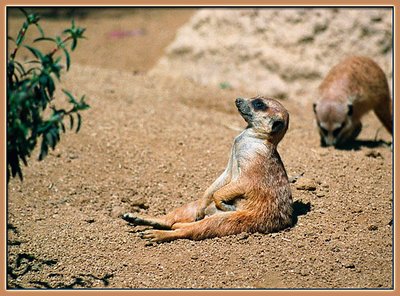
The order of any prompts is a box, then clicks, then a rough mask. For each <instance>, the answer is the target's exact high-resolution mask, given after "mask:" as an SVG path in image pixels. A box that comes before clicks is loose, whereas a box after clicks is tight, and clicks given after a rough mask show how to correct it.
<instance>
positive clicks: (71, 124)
mask: <svg viewBox="0 0 400 296" xmlns="http://www.w3.org/2000/svg"><path fill="white" fill-rule="evenodd" d="M73 126H74V117H73V116H72V114H69V129H71V130H72V127H73Z"/></svg>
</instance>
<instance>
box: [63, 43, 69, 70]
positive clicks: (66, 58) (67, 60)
mask: <svg viewBox="0 0 400 296" xmlns="http://www.w3.org/2000/svg"><path fill="white" fill-rule="evenodd" d="M63 51H64V54H65V60H66V64H67V71H68V70H69V66H70V64H71V59H70V56H69V53H68V51H67V50H66V49H65V48H63Z"/></svg>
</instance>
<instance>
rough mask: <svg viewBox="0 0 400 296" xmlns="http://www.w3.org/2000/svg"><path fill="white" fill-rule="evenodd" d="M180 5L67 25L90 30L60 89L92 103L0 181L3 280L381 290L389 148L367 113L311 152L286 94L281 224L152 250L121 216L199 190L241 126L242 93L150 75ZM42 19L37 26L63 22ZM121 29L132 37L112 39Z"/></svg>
mask: <svg viewBox="0 0 400 296" xmlns="http://www.w3.org/2000/svg"><path fill="white" fill-rule="evenodd" d="M115 13H118V17H117V16H116V15H115ZM191 13H192V12H191V11H186V10H180V11H179V13H178V12H172V11H165V10H157V11H144V10H141V11H135V12H129V11H128V12H126V11H125V12H111V13H110V12H109V13H101V12H100V13H98V14H89V15H87V16H86V17H83V18H81V19H78V23H79V24H80V25H82V26H84V27H87V28H88V31H87V33H88V37H89V40H87V41H84V42H82V44H80V45H79V49H78V50H77V51H76V53H74V55H73V57H72V68H71V70H70V72H69V73H68V74H67V75H66V76H64V78H63V80H62V87H65V88H66V89H69V90H71V91H72V92H73V93H74V94H76V95H81V94H86V95H87V97H88V98H89V99H88V103H89V104H90V105H91V109H90V110H88V111H85V112H84V113H83V118H84V121H83V125H82V130H81V131H80V132H79V133H78V134H75V133H73V132H69V133H67V134H66V135H64V137H63V138H62V140H61V143H60V144H59V146H58V147H57V148H56V149H55V150H54V151H52V152H51V153H50V155H49V156H48V157H47V158H46V159H45V160H44V161H42V162H38V161H36V160H35V159H34V158H35V157H36V155H37V153H36V154H35V155H34V157H32V158H31V160H30V162H29V167H26V168H25V169H24V174H25V180H24V182H22V183H21V182H20V181H19V180H18V179H14V180H12V181H11V182H10V184H9V187H8V221H7V223H8V224H7V225H8V232H7V234H8V268H7V269H8V287H9V288H104V287H106V288H316V287H319V288H339V287H340V288H391V287H392V271H393V266H392V202H393V200H392V152H391V149H390V147H388V146H386V145H382V144H381V142H380V140H385V141H388V140H390V136H389V135H388V134H387V133H386V131H384V129H383V128H382V127H381V124H380V123H379V122H378V120H377V119H376V118H375V116H374V114H369V115H368V116H367V117H366V118H365V120H364V130H363V132H362V133H361V135H360V137H359V141H358V142H357V145H355V147H354V149H353V150H334V149H332V148H321V147H319V138H318V135H317V132H316V130H315V127H314V122H313V114H312V111H311V110H312V109H311V102H310V103H309V104H308V105H307V106H305V107H304V106H303V105H302V104H301V105H300V104H299V103H298V102H297V101H296V98H287V99H286V100H282V103H283V104H284V105H285V107H286V108H287V109H288V110H289V112H290V118H291V122H290V128H289V130H288V132H287V134H286V136H285V138H284V139H283V140H282V142H281V144H280V145H279V152H280V155H281V157H282V160H283V162H284V164H285V167H286V170H287V172H288V174H289V176H296V175H299V174H303V175H302V177H301V178H299V180H298V181H297V182H296V183H293V184H292V194H293V198H294V201H295V212H296V216H297V223H296V224H295V226H294V227H292V228H290V229H287V230H285V231H282V232H279V233H274V234H247V233H243V234H239V235H233V236H228V237H223V238H215V239H208V240H203V241H196V242H195V241H190V240H178V241H173V242H170V243H164V244H151V243H148V242H147V241H145V240H143V239H141V238H140V237H139V232H140V231H141V230H143V227H133V226H132V225H129V224H128V223H127V222H125V221H124V220H122V219H121V218H120V217H119V216H120V215H121V214H122V213H124V212H126V211H138V212H142V213H146V214H150V215H160V214H163V213H165V212H167V211H169V210H171V209H173V208H175V207H177V206H180V205H182V204H184V203H186V202H189V201H192V200H194V199H196V198H198V197H200V196H201V195H202V192H203V191H204V190H205V189H206V188H207V186H208V185H209V184H210V183H211V182H212V181H213V180H214V179H215V178H216V177H217V176H218V174H220V173H221V172H222V171H223V170H224V166H225V164H226V162H227V160H228V155H229V150H230V147H231V144H232V140H233V138H234V137H235V135H237V134H238V133H239V130H240V129H241V128H244V126H245V123H244V121H243V120H242V119H241V117H240V116H239V115H238V114H237V112H236V110H235V106H234V99H235V98H236V97H238V96H246V97H249V96H252V95H253V94H248V93H245V92H242V91H241V90H239V89H218V88H211V87H206V86H199V85H196V84H194V83H193V82H191V81H186V80H183V79H180V80H179V79H171V78H168V77H167V76H166V75H152V76H150V75H147V74H146V71H147V70H149V69H150V68H151V67H152V66H153V65H154V64H155V63H156V61H157V59H158V58H159V57H160V56H161V55H162V52H163V48H165V46H166V45H167V44H168V43H169V42H171V40H172V39H173V37H174V34H175V31H176V28H178V27H179V26H180V25H182V23H184V22H185V21H186V20H187V19H188V18H189V17H190V15H191ZM149 16H150V17H149ZM46 21H47V23H46V26H44V27H45V29H48V31H49V32H59V31H61V30H62V29H64V27H65V24H66V23H67V22H68V21H67V20H55V19H49V20H46ZM20 22H21V19H20V18H19V19H18V18H13V19H12V21H11V22H10V32H15V31H16V30H17V28H18V26H19V24H20ZM126 28H129V30H137V29H141V30H142V32H144V33H140V34H136V33H135V34H133V35H130V36H122V37H118V38H114V37H111V35H110V32H114V31H121V30H125V29H126ZM135 32H137V31H135ZM160 32H162V33H163V34H160ZM161 36H163V37H161ZM171 71H173V69H171ZM377 132H378V133H377ZM376 134H377V136H376ZM375 138H376V139H377V140H376V141H375V140H374V139H375Z"/></svg>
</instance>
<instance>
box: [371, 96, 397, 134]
mask: <svg viewBox="0 0 400 296" xmlns="http://www.w3.org/2000/svg"><path fill="white" fill-rule="evenodd" d="M391 109H392V108H391V101H390V100H388V103H387V104H380V105H378V106H376V107H375V108H374V112H375V114H376V116H378V118H379V120H380V121H381V122H382V124H383V125H384V126H385V128H386V130H387V131H388V132H389V133H390V134H393V120H392V111H391Z"/></svg>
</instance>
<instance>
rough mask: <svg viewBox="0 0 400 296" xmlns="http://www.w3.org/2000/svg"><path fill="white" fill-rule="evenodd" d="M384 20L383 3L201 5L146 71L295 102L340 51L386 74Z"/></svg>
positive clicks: (388, 48) (388, 16)
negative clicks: (362, 6) (362, 5)
mask: <svg viewBox="0 0 400 296" xmlns="http://www.w3.org/2000/svg"><path fill="white" fill-rule="evenodd" d="M391 26H392V13H391V10H390V9H345V8H341V9H336V8H335V9H333V8H327V9H270V8H264V9H202V10H199V11H198V12H197V13H196V14H195V15H194V16H193V17H192V19H191V20H190V22H188V23H187V24H186V25H185V26H183V27H182V28H181V29H180V30H179V31H178V33H177V36H176V39H175V41H174V42H172V44H170V46H169V47H168V48H167V50H166V54H165V56H164V57H163V58H162V59H161V60H160V61H159V63H158V64H157V65H156V66H155V68H154V69H153V70H152V72H153V73H154V72H159V71H162V72H172V70H173V73H171V75H174V76H184V77H187V78H190V79H192V80H194V81H195V82H198V83H201V84H211V85H219V86H220V87H222V88H229V87H233V88H239V89H245V90H246V91H250V92H253V93H257V94H265V95H269V96H275V97H288V96H296V99H297V100H302V101H303V100H307V99H310V98H308V97H305V96H304V95H305V94H308V93H309V91H310V89H309V88H310V86H311V87H312V88H314V89H315V88H316V87H317V86H318V84H319V83H320V81H321V79H322V78H323V77H324V75H325V74H326V73H327V71H328V70H329V69H330V68H331V66H332V65H334V64H335V63H337V62H338V61H339V60H340V59H342V58H343V57H344V56H346V55H354V54H357V55H367V56H370V57H372V58H373V59H374V60H376V61H377V62H378V63H379V64H380V65H381V67H382V68H383V70H384V71H385V73H387V75H388V79H391V77H392V72H391V69H392V64H391V54H392V28H391ZM305 83H307V84H305ZM305 85H307V86H305ZM305 88H307V89H305ZM302 95H303V96H302Z"/></svg>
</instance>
